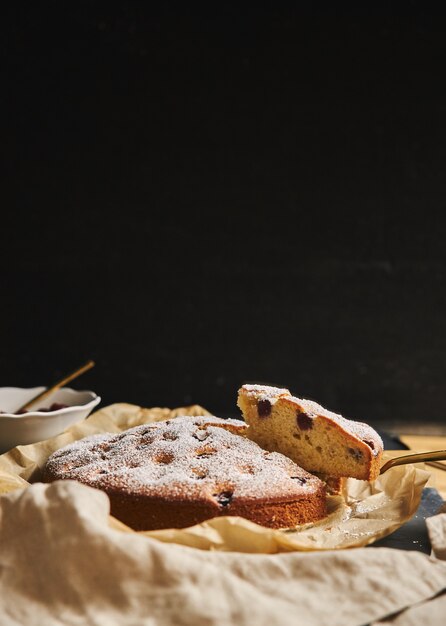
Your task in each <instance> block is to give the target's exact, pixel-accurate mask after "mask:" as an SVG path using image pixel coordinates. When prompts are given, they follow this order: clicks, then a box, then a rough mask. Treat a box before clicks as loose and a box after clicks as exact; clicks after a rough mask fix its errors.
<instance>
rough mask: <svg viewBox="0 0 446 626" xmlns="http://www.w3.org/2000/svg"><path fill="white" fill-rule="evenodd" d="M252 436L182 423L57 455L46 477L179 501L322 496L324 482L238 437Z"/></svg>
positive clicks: (149, 427)
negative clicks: (321, 489) (317, 493)
mask: <svg viewBox="0 0 446 626" xmlns="http://www.w3.org/2000/svg"><path fill="white" fill-rule="evenodd" d="M245 429H246V425H244V424H243V422H240V421H239V420H223V419H220V418H217V417H208V416H203V417H192V416H181V417H177V418H174V419H171V420H165V421H160V422H155V423H153V424H146V425H143V426H137V427H135V428H131V429H129V430H127V431H125V432H123V433H120V434H118V435H115V434H106V435H93V436H91V437H86V438H85V439H81V440H80V441H77V442H74V443H72V444H69V445H68V446H65V447H64V448H61V449H60V450H58V451H56V452H55V453H54V454H52V455H51V456H50V458H49V459H48V461H47V465H46V468H45V475H46V477H47V478H48V479H51V480H55V479H58V478H63V479H74V480H79V481H80V482H83V483H86V484H88V485H91V486H93V487H96V488H98V489H103V490H105V491H108V492H110V493H111V492H119V491H123V492H125V493H128V494H132V495H144V496H152V497H154V498H163V499H171V500H177V501H178V500H188V501H189V500H190V499H191V498H192V499H196V500H201V501H203V500H210V499H212V500H213V501H215V500H217V501H218V502H220V503H221V501H222V499H223V500H224V499H225V498H230V499H231V500H236V499H237V498H243V499H244V500H246V499H247V500H250V499H252V500H256V499H259V498H260V499H264V498H273V499H276V500H281V499H283V500H287V499H289V498H296V499H298V498H300V497H304V496H308V495H309V494H311V493H313V492H315V491H317V490H319V489H320V486H321V482H320V481H319V479H318V478H316V477H315V476H312V475H311V474H309V473H308V472H305V471H304V470H303V469H302V468H300V467H298V466H297V465H296V464H295V463H294V462H293V461H291V460H290V459H288V458H287V457H285V456H283V455H282V454H279V453H276V452H272V453H270V452H266V451H265V450H263V449H262V448H260V447H259V446H258V445H257V444H256V443H254V442H253V441H250V440H248V439H246V438H245V437H240V436H239V435H237V434H233V433H237V432H239V433H242V432H243V431H244V430H245ZM230 431H232V432H230ZM228 494H229V495H228Z"/></svg>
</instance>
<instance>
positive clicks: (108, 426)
mask: <svg viewBox="0 0 446 626" xmlns="http://www.w3.org/2000/svg"><path fill="white" fill-rule="evenodd" d="M203 414H204V415H209V412H208V411H207V410H206V409H204V408H203V407H200V406H198V405H193V406H190V407H181V408H177V409H173V410H170V409H166V408H152V409H144V408H141V407H139V406H136V405H133V404H124V403H119V404H113V405H111V406H108V407H105V408H103V409H100V410H99V411H97V412H96V413H94V414H93V415H91V416H90V417H89V418H88V419H87V420H84V421H82V422H80V423H78V424H76V425H74V426H72V427H71V428H69V429H68V430H66V431H65V432H64V433H62V434H61V435H59V436H58V437H54V438H52V439H48V440H46V441H43V442H39V443H36V444H31V445H27V446H18V447H17V448H14V449H13V450H11V451H9V452H7V453H6V454H3V455H2V456H0V493H8V492H10V491H13V490H15V489H24V488H26V487H28V486H29V484H30V483H35V482H39V480H40V479H41V470H42V468H43V466H44V464H45V462H46V460H47V458H48V456H49V455H50V454H51V453H52V452H54V451H55V450H57V449H58V448H61V447H62V446H64V445H66V444H68V443H70V442H72V441H75V440H77V439H80V438H82V437H86V436H87V435H91V434H95V433H101V432H121V431H122V430H126V429H127V428H131V427H133V426H137V425H139V424H144V423H148V422H153V421H159V420H163V419H169V418H174V417H176V416H178V415H203ZM429 475H430V474H429V472H427V471H425V470H423V469H420V468H419V467H416V466H413V465H407V466H401V467H396V468H393V469H391V470H389V471H388V472H386V473H385V474H383V475H382V476H381V477H379V478H378V479H377V480H376V481H374V482H373V483H367V482H363V481H357V480H354V479H349V480H348V482H347V488H346V496H347V497H346V500H345V499H344V498H342V497H340V496H332V497H329V502H328V505H329V511H330V512H329V516H328V517H327V518H326V519H325V520H323V521H321V522H319V523H316V524H308V525H305V526H300V527H297V528H295V529H289V530H272V529H268V528H264V527H262V526H259V525H257V524H254V523H252V522H250V521H248V520H245V519H243V518H240V517H219V518H214V519H212V520H209V521H207V522H204V523H202V524H198V525H196V526H193V527H191V528H188V529H169V530H159V531H150V532H142V533H138V534H140V535H145V536H148V537H153V538H156V539H157V540H158V541H162V542H166V543H177V544H182V545H186V546H190V547H194V548H200V549H205V550H219V551H236V552H252V553H254V552H257V553H274V552H285V551H295V550H300V551H313V550H333V549H336V550H337V549H342V548H353V547H360V546H365V545H368V544H370V543H373V542H374V541H376V540H377V539H379V538H381V537H384V536H386V535H388V534H389V533H391V532H393V531H394V530H396V529H397V528H399V527H400V526H401V525H402V524H404V523H405V522H406V521H407V520H409V519H410V518H411V517H412V515H414V513H415V511H416V510H417V508H418V505H419V502H420V499H421V494H422V491H423V488H424V486H425V484H426V482H427V481H428V479H429ZM109 523H110V525H111V526H112V527H113V528H114V529H116V530H119V531H121V532H127V533H134V531H133V530H132V529H130V528H128V527H127V526H125V525H124V524H122V523H121V522H119V521H118V520H116V519H114V518H112V517H110V519H109Z"/></svg>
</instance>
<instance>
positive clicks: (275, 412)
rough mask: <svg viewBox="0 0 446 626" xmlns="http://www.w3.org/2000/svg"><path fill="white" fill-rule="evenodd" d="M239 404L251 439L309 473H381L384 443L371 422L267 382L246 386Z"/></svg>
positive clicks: (364, 476) (367, 477)
mask: <svg viewBox="0 0 446 626" xmlns="http://www.w3.org/2000/svg"><path fill="white" fill-rule="evenodd" d="M237 404H238V406H239V408H240V409H241V411H242V415H243V418H244V420H245V422H246V423H247V424H248V425H249V428H248V433H247V435H248V437H249V438H250V439H252V440H253V441H255V442H256V443H257V444H259V445H260V446H261V447H262V448H266V449H267V450H270V451H274V452H280V453H282V454H285V455H286V456H288V457H289V458H290V459H292V460H293V461H294V462H295V463H297V464H298V465H300V466H301V467H303V468H304V469H306V470H307V471H308V472H317V473H318V474H325V475H327V476H330V477H333V478H341V477H344V476H350V477H352V478H358V479H360V480H373V479H375V478H376V477H377V476H378V474H379V470H380V462H381V457H382V452H383V442H382V440H381V437H380V436H379V435H378V433H377V432H376V431H375V430H374V429H373V428H371V427H370V426H368V425H367V424H363V423H362V422H356V421H353V420H348V419H346V418H344V417H342V416H341V415H338V414H337V413H332V412H331V411H327V410H326V409H324V408H323V407H321V406H320V405H319V404H317V403H316V402H313V401H311V400H301V399H300V398H296V397H295V396H293V395H291V393H290V392H289V391H288V389H280V388H278V387H269V386H266V385H243V386H242V387H241V388H240V389H239V392H238V400H237Z"/></svg>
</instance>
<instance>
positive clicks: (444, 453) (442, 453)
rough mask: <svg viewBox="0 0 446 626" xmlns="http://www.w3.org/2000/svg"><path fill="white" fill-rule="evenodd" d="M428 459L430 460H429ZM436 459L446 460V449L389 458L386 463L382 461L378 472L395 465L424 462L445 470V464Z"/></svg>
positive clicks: (381, 472)
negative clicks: (382, 463)
mask: <svg viewBox="0 0 446 626" xmlns="http://www.w3.org/2000/svg"><path fill="white" fill-rule="evenodd" d="M429 461H430V462H429ZM438 461H446V450H435V451H433V452H417V453H416V454H405V455H404V456H398V457H396V458H395V459H390V461H387V463H384V465H383V466H382V468H381V470H380V472H379V473H380V474H384V472H387V470H388V469H390V468H391V467H396V466H397V465H406V464H407V463H426V464H427V465H432V466H434V467H438V468H440V469H443V470H446V465H443V463H438Z"/></svg>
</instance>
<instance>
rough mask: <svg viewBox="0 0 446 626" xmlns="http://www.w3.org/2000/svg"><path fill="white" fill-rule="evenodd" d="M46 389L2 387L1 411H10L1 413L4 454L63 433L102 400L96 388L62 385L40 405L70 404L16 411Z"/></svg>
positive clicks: (0, 448) (0, 438)
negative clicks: (81, 388)
mask: <svg viewBox="0 0 446 626" xmlns="http://www.w3.org/2000/svg"><path fill="white" fill-rule="evenodd" d="M44 390H45V387H33V388H30V389H24V388H22V387H0V411H6V412H5V413H0V454H1V453H3V452H6V451H7V450H10V449H11V448H14V447H15V446H18V445H25V444H28V443H35V442H36V441H42V440H43V439H49V438H50V437H55V436H56V435H59V434H60V433H61V432H63V431H64V430H65V429H66V428H68V427H69V426H72V425H73V424H75V423H76V422H80V421H81V420H83V419H85V418H86V417H87V415H89V414H90V413H91V411H92V410H93V408H94V407H95V406H96V405H97V404H99V402H100V401H101V398H100V397H99V396H97V395H96V394H95V393H94V392H93V391H76V390H75V389H70V388H69V387H62V389H58V390H57V391H55V392H54V393H52V394H51V396H49V397H48V398H47V399H45V400H43V401H42V402H38V403H37V405H38V408H39V409H40V408H48V407H50V406H51V405H52V404H53V402H57V403H59V404H67V405H68V406H67V407H66V408H64V409H58V410H57V411H51V412H49V413H45V412H42V413H40V412H39V411H38V410H35V409H32V410H31V411H29V412H28V413H23V414H22V415H14V413H13V412H14V411H17V410H18V409H19V407H21V406H23V405H24V404H25V403H26V402H28V401H29V400H32V398H34V397H35V396H37V394H39V393H41V392H42V391H44Z"/></svg>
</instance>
